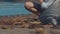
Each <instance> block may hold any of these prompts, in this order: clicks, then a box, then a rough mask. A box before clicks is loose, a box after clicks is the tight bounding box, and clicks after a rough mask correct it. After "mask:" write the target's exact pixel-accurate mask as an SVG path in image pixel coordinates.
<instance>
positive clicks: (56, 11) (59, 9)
mask: <svg viewBox="0 0 60 34" xmlns="http://www.w3.org/2000/svg"><path fill="white" fill-rule="evenodd" d="M42 14H43V15H55V16H60V0H56V1H55V2H54V3H53V5H51V6H50V7H49V8H48V9H47V10H46V11H44V12H43V13H42Z"/></svg>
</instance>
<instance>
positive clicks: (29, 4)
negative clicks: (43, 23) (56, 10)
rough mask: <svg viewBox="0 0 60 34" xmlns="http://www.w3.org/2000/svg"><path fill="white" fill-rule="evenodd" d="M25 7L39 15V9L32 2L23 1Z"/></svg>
mask: <svg viewBox="0 0 60 34" xmlns="http://www.w3.org/2000/svg"><path fill="white" fill-rule="evenodd" d="M25 8H26V9H27V10H29V11H30V12H32V13H35V14H36V15H40V13H39V11H38V10H37V9H36V8H35V6H34V3H33V2H26V3H25Z"/></svg>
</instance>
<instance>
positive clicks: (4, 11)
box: [0, 2, 30, 16]
mask: <svg viewBox="0 0 60 34" xmlns="http://www.w3.org/2000/svg"><path fill="white" fill-rule="evenodd" d="M17 14H30V12H28V11H27V10H26V9H25V8H24V3H13V2H0V16H5V15H17Z"/></svg>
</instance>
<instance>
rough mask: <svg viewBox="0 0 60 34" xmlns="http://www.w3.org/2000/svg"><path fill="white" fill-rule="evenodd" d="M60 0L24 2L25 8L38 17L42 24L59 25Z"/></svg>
mask: <svg viewBox="0 0 60 34" xmlns="http://www.w3.org/2000/svg"><path fill="white" fill-rule="evenodd" d="M59 2H60V0H39V3H38V2H26V3H25V8H26V9H27V10H29V11H30V12H32V13H35V14H36V15H38V16H39V17H38V19H39V20H40V21H41V22H42V23H43V24H48V23H53V24H54V25H57V24H60V23H59V22H60V18H59V16H60V15H59V14H60V12H59V11H60V3H59Z"/></svg>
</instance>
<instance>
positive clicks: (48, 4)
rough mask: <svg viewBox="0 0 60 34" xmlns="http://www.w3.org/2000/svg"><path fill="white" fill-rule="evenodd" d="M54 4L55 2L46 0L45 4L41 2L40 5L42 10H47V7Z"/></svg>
mask: <svg viewBox="0 0 60 34" xmlns="http://www.w3.org/2000/svg"><path fill="white" fill-rule="evenodd" d="M54 2H55V0H48V1H47V2H43V3H42V4H41V7H42V8H48V7H49V6H51V5H52V4H53V3H54Z"/></svg>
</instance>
